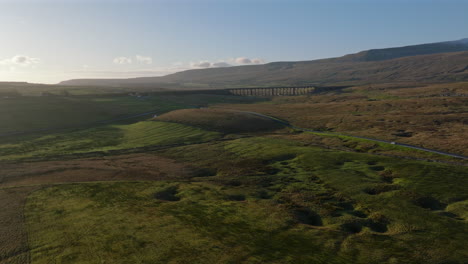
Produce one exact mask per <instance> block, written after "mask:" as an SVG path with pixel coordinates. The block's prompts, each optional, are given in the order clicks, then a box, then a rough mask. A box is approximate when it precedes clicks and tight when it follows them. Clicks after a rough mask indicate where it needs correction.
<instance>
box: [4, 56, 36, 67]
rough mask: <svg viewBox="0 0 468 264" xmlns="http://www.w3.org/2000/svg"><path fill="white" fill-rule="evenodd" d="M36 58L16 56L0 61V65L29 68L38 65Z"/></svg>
mask: <svg viewBox="0 0 468 264" xmlns="http://www.w3.org/2000/svg"><path fill="white" fill-rule="evenodd" d="M39 61H40V60H39V59H38V58H33V57H29V56H25V55H16V56H14V57H12V58H10V59H4V60H0V65H8V66H30V65H34V64H37V63H39Z"/></svg>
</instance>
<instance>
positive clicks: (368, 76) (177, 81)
mask: <svg viewBox="0 0 468 264" xmlns="http://www.w3.org/2000/svg"><path fill="white" fill-rule="evenodd" d="M467 80H468V39H462V40H457V41H447V42H439V43H430V44H422V45H413V46H406V47H398V48H387V49H374V50H368V51H362V52H359V53H356V54H350V55H346V56H343V57H339V58H331V59H322V60H313V61H297V62H272V63H267V64H263V65H248V66H237V67H224V68H210V69H196V70H188V71H183V72H178V73H174V74H170V75H166V76H162V77H142V78H131V79H76V80H69V81H64V82H61V83H60V84H61V85H75V86H89V85H96V86H152V85H158V86H161V87H166V88H185V89H190V88H192V89H194V88H213V89H217V88H226V87H246V86H279V85H285V86H290V85H309V84H310V85H353V84H364V83H383V82H399V81H405V82H408V81H410V82H445V81H467Z"/></svg>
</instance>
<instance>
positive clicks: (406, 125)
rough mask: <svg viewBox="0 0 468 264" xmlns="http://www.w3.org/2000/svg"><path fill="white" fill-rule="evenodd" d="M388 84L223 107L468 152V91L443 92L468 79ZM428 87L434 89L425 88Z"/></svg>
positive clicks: (466, 88) (317, 127)
mask: <svg viewBox="0 0 468 264" xmlns="http://www.w3.org/2000/svg"><path fill="white" fill-rule="evenodd" d="M385 87H386V86H380V87H370V88H369V87H368V88H367V90H366V88H365V87H358V88H355V90H354V91H353V92H352V93H349V94H327V95H320V96H311V97H298V98H291V97H289V98H276V99H274V100H273V102H272V103H271V104H238V105H222V106H219V107H223V108H230V109H239V110H247V111H255V112H260V113H264V114H268V115H271V116H275V117H278V118H282V119H285V120H288V121H290V122H291V123H292V124H294V125H296V126H299V127H304V128H310V129H315V130H329V131H336V132H342V133H345V134H349V135H358V136H366V137H371V138H378V139H385V140H391V141H397V142H399V143H406V144H413V145H418V146H422V147H426V148H432V149H438V150H443V151H448V152H454V153H460V154H464V155H468V141H467V140H466V135H467V132H468V131H467V124H468V97H461V96H458V97H455V96H454V97H446V96H440V94H441V93H442V92H444V91H451V93H452V94H463V93H465V94H468V86H467V85H466V84H458V85H456V86H454V85H433V86H428V87H415V88H388V87H387V88H385ZM379 89H384V92H378V91H376V90H379ZM385 89H389V90H388V91H387V90H385ZM425 89H426V90H428V91H429V92H427V93H424V91H425ZM431 95H432V96H431ZM422 96H425V97H422ZM426 96H427V97H426ZM399 131H404V132H411V136H410V137H401V136H397V135H395V134H398V132H399Z"/></svg>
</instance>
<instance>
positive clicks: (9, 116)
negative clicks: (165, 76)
mask: <svg viewBox="0 0 468 264" xmlns="http://www.w3.org/2000/svg"><path fill="white" fill-rule="evenodd" d="M258 100H260V99H258V98H245V97H239V96H230V95H217V94H189V93H185V94H178V95H177V94H173V95H171V94H160V95H158V94H153V95H151V96H145V97H136V96H128V95H126V94H125V95H122V94H116V95H88V96H68V97H64V96H18V97H12V98H6V99H5V98H1V97H0V124H1V126H0V135H2V134H8V133H15V132H22V131H35V130H40V129H50V128H52V129H55V128H70V127H77V126H78V127H79V126H85V125H96V123H98V122H102V121H107V120H113V119H116V118H122V117H126V116H131V115H135V114H140V113H146V112H150V111H152V112H155V113H157V114H162V113H165V112H168V111H172V110H175V109H182V108H199V107H202V106H208V105H210V104H214V103H243V102H255V101H258ZM147 117H151V115H149V116H147Z"/></svg>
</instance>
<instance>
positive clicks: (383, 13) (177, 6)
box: [0, 0, 468, 83]
mask: <svg viewBox="0 0 468 264" xmlns="http://www.w3.org/2000/svg"><path fill="white" fill-rule="evenodd" d="M467 13H468V0H467V1H462V0H457V1H456V0H341V1H338V0H336V1H335V0H323V1H318V0H317V1H314V0H309V1H306V0H304V1H299V0H297V1H295V0H283V1H282V0H271V1H267V0H185V1H184V0H167V1H163V0H161V1H158V0H153V1H149V0H148V1H143V0H133V1H130V0H128V1H123V0H121V1H118V0H115V1H113V0H94V1H93V0H69V1H67V0H61V1H58V0H55V1H52V0H14V1H13V0H0V81H30V82H46V83H54V82H58V81H60V80H64V79H69V78H106V77H112V78H127V77H137V76H157V75H164V74H167V73H170V72H174V71H180V70H184V69H190V68H197V67H216V66H224V65H226V64H230V65H240V64H248V63H264V62H272V61H293V60H311V59H318V58H326V57H335V56H341V55H344V54H348V53H353V52H357V51H361V50H365V49H371V48H383V47H393V46H402V45H410V44H419V43H428V42H438V41H445V40H456V39H461V38H466V37H468V15H467Z"/></svg>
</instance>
